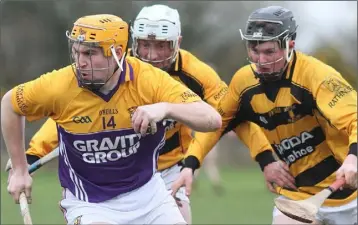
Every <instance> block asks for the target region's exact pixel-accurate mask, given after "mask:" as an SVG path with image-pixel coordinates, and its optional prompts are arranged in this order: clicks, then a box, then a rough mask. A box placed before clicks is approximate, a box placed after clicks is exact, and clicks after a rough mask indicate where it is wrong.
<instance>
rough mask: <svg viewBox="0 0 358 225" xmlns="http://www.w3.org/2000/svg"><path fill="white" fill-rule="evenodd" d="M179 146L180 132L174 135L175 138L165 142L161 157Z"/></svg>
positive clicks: (172, 137) (160, 153)
mask: <svg viewBox="0 0 358 225" xmlns="http://www.w3.org/2000/svg"><path fill="white" fill-rule="evenodd" d="M179 146H180V137H179V131H177V132H175V133H174V134H173V136H171V137H170V138H168V139H167V140H165V145H164V146H163V148H162V149H161V150H160V152H159V155H164V154H166V153H168V152H171V151H173V150H174V149H176V148H177V147H179Z"/></svg>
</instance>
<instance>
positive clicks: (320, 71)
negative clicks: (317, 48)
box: [187, 51, 357, 206]
mask: <svg viewBox="0 0 358 225" xmlns="http://www.w3.org/2000/svg"><path fill="white" fill-rule="evenodd" d="M218 111H219V112H220V114H221V116H222V118H223V127H222V128H221V129H220V130H219V131H217V132H212V133H206V134H200V135H197V137H196V140H195V142H193V145H190V147H189V149H188V153H187V154H188V155H190V154H192V155H193V156H196V155H195V154H196V152H200V151H207V150H208V149H211V148H212V146H213V145H214V144H215V143H216V142H217V141H218V139H219V138H220V136H221V135H222V133H223V132H225V131H229V130H232V129H235V127H237V125H238V124H240V123H241V122H242V121H251V122H253V123H255V124H257V125H258V126H260V127H261V129H262V131H263V132H264V133H265V135H266V137H267V139H268V141H269V142H270V144H271V146H272V148H273V149H274V152H275V154H276V155H277V156H278V158H280V159H281V160H282V161H285V162H286V163H287V164H288V165H289V168H290V172H291V173H292V174H293V176H294V177H295V181H296V186H297V187H298V188H299V191H291V190H287V189H283V188H280V187H278V190H277V191H278V192H279V193H280V194H282V195H284V196H286V197H288V198H291V199H294V200H301V199H305V198H307V197H310V196H312V195H314V194H315V193H317V192H319V191H321V190H322V189H323V188H326V187H328V186H329V185H330V184H331V183H333V182H334V180H335V179H336V176H335V171H336V170H337V169H338V168H339V167H340V165H341V164H342V162H343V160H344V159H345V157H346V156H347V154H348V152H349V148H351V149H352V148H357V92H356V91H355V90H354V89H353V88H352V87H351V86H350V85H349V84H348V83H347V82H346V81H345V80H344V79H343V78H342V76H341V75H340V74H339V73H338V72H337V71H336V70H334V69H333V68H332V67H330V66H328V65H326V64H324V63H322V62H321V61H319V60H317V59H315V58H313V57H310V56H307V55H305V54H303V53H301V52H297V51H295V52H294V57H293V59H292V60H291V62H290V64H289V65H288V67H287V69H286V72H285V75H284V78H283V79H282V80H280V81H278V82H273V83H265V84H262V83H260V82H259V80H258V79H256V78H255V75H254V74H253V72H252V70H251V68H250V65H247V66H245V67H243V68H241V69H240V70H238V71H237V72H236V74H235V75H234V77H233V78H232V81H231V83H230V85H229V91H228V93H227V94H226V95H225V96H224V97H223V98H222V99H221V101H220V103H219V105H218ZM251 140H252V141H256V140H257V138H254V137H253V138H251ZM250 151H251V155H252V157H254V158H256V157H258V156H259V155H260V154H261V153H262V152H261V153H260V154H259V152H257V151H256V150H255V149H250ZM266 152H267V151H266ZM271 156H272V155H271ZM356 196H357V192H356V191H353V190H350V189H343V190H341V191H337V192H336V193H334V194H332V195H331V196H330V197H329V198H328V199H327V200H326V201H325V203H324V204H325V205H330V206H335V205H341V204H344V203H347V202H349V201H351V200H353V199H354V198H356Z"/></svg>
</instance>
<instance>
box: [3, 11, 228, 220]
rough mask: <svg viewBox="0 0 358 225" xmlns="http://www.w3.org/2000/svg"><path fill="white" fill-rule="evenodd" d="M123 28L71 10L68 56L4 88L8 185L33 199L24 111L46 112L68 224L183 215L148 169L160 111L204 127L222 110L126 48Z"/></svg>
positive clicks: (161, 132) (161, 133)
mask: <svg viewBox="0 0 358 225" xmlns="http://www.w3.org/2000/svg"><path fill="white" fill-rule="evenodd" d="M128 31H129V29H128V24H127V23H126V22H124V21H123V20H122V19H121V18H119V17H117V16H114V15H108V14H101V15H91V16H84V17H81V18H79V19H78V20H77V21H76V22H75V23H74V26H73V29H72V30H71V31H70V32H67V33H66V34H67V37H68V40H69V47H70V55H71V59H72V60H73V64H72V65H69V66H67V67H64V68H62V69H59V70H55V71H53V72H50V73H47V74H44V75H42V76H40V77H39V78H37V79H35V80H32V81H29V82H27V83H24V84H20V85H18V86H16V87H15V88H14V89H12V90H11V91H9V92H7V93H6V94H5V96H4V97H3V99H2V105H1V126H2V132H3V136H4V140H5V144H6V147H7V150H8V152H9V155H10V158H11V162H12V175H11V176H10V177H9V183H8V192H9V193H10V194H11V195H12V197H13V198H14V200H15V201H16V202H18V199H19V195H20V193H21V192H25V194H26V196H27V197H28V198H29V199H30V198H31V185H32V178H31V176H30V175H29V173H28V171H27V162H26V158H25V154H24V153H25V152H24V143H23V142H24V134H23V133H24V118H25V117H26V118H27V119H28V120H29V121H33V120H36V119H40V118H42V117H50V118H52V119H53V120H54V121H55V122H56V127H57V133H58V140H59V149H60V155H59V179H60V183H61V186H62V187H63V189H64V191H63V197H64V198H63V200H62V201H61V207H62V208H63V209H64V214H65V217H66V219H67V222H68V224H73V223H75V222H76V223H82V224H99V223H100V224H185V223H186V222H185V221H184V219H183V217H182V215H181V214H180V211H179V209H178V207H177V205H176V203H175V200H174V198H173V197H171V195H170V192H169V191H168V190H167V189H166V187H165V184H164V182H163V179H162V178H161V176H160V174H159V173H157V169H156V168H157V165H156V164H157V158H158V155H159V152H160V149H161V148H162V147H163V145H164V142H165V132H166V130H167V129H168V126H167V125H168V123H166V121H165V120H166V119H172V120H176V121H180V122H182V123H183V124H186V125H187V126H188V127H190V128H191V129H194V130H198V131H201V132H209V131H214V130H216V129H218V128H220V126H221V119H220V115H219V114H218V113H217V112H216V111H215V110H214V109H213V108H212V107H211V106H209V105H208V104H206V103H205V102H203V101H202V100H201V99H200V97H199V96H198V95H196V94H195V93H194V92H192V91H191V90H190V89H188V88H187V87H185V86H184V85H182V84H180V83H179V82H177V81H176V80H175V79H173V78H171V77H170V76H169V75H168V74H167V73H166V72H164V71H162V70H160V69H157V68H155V67H153V66H151V65H149V64H147V63H144V62H142V61H140V60H138V59H136V58H133V57H125V52H126V48H127V43H128V36H129V35H128ZM148 128H150V129H148ZM148 130H149V131H150V132H149V133H147V131H148Z"/></svg>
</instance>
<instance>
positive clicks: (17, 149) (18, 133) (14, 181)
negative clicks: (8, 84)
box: [1, 91, 32, 203]
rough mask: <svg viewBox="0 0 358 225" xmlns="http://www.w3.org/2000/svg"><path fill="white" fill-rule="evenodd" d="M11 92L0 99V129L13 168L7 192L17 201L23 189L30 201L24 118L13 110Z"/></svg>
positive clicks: (29, 178) (29, 177) (30, 179)
mask: <svg viewBox="0 0 358 225" xmlns="http://www.w3.org/2000/svg"><path fill="white" fill-rule="evenodd" d="M11 92H12V91H8V92H7V93H6V94H5V95H4V97H3V99H2V100H1V130H2V133H3V138H4V141H5V145H6V149H7V151H8V153H9V155H10V158H11V162H12V168H13V174H12V176H11V177H10V179H9V184H8V192H9V193H10V194H11V195H12V196H13V198H14V200H15V202H17V203H18V202H19V196H20V193H21V192H22V191H25V194H26V196H27V198H28V201H29V202H30V198H31V197H30V195H31V185H32V178H31V176H30V175H29V173H28V169H27V161H26V157H25V146H24V143H25V141H24V140H25V138H24V129H25V119H24V117H23V116H21V115H19V114H18V113H16V112H15V110H14V108H13V105H12V104H11Z"/></svg>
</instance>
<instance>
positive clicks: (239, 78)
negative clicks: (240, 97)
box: [229, 65, 260, 94]
mask: <svg viewBox="0 0 358 225" xmlns="http://www.w3.org/2000/svg"><path fill="white" fill-rule="evenodd" d="M259 84H260V82H259V79H257V78H256V77H255V75H254V73H253V71H252V69H251V66H250V65H245V66H243V67H241V68H240V69H238V70H237V71H236V72H235V73H234V75H233V77H232V79H231V82H230V84H229V86H230V88H231V89H234V90H235V91H236V92H237V93H238V94H241V93H243V92H245V91H247V90H250V89H251V88H254V87H256V86H258V85H259Z"/></svg>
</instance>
